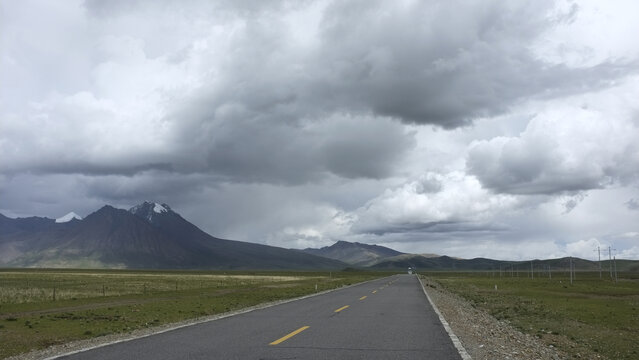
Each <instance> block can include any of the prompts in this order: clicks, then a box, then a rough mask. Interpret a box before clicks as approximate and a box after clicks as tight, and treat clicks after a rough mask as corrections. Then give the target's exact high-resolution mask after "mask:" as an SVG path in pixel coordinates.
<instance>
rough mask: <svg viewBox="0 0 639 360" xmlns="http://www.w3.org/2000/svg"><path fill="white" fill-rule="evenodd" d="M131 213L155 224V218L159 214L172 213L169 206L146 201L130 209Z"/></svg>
mask: <svg viewBox="0 0 639 360" xmlns="http://www.w3.org/2000/svg"><path fill="white" fill-rule="evenodd" d="M129 212H130V213H132V214H134V215H137V216H139V217H141V218H143V219H146V220H147V221H149V222H153V218H154V217H155V216H156V215H158V214H166V213H170V212H172V210H171V208H170V207H169V206H168V205H167V204H158V203H156V202H151V201H145V202H143V203H142V204H139V205H136V206H134V207H132V208H131V209H129Z"/></svg>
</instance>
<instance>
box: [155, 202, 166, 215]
mask: <svg viewBox="0 0 639 360" xmlns="http://www.w3.org/2000/svg"><path fill="white" fill-rule="evenodd" d="M153 205H154V206H153V211H155V212H156V213H158V214H161V213H163V212H169V210H167V209H166V207H164V205H160V204H158V203H153Z"/></svg>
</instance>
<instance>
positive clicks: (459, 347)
mask: <svg viewBox="0 0 639 360" xmlns="http://www.w3.org/2000/svg"><path fill="white" fill-rule="evenodd" d="M415 276H417V280H419V284H420V285H421V286H422V291H424V294H425V295H426V298H427V299H428V302H429V303H430V305H431V306H432V307H433V310H435V313H436V314H437V316H439V321H441V322H442V325H444V329H446V332H447V333H448V336H450V339H451V340H452V341H453V345H455V348H456V349H457V352H459V356H461V358H462V359H463V360H472V358H471V357H470V355H468V353H467V352H466V349H464V345H462V343H461V341H459V338H458V337H457V335H455V333H454V332H453V329H451V328H450V325H448V322H447V321H446V319H444V316H443V315H442V313H441V312H439V309H438V308H437V306H436V305H435V303H434V302H433V300H432V299H431V298H430V296H428V293H427V292H426V288H425V287H424V283H423V282H422V278H421V277H419V275H418V274H415Z"/></svg>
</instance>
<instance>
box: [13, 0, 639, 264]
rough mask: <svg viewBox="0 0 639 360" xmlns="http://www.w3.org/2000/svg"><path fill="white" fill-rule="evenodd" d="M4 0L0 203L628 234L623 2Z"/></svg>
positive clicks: (395, 231)
mask: <svg viewBox="0 0 639 360" xmlns="http://www.w3.org/2000/svg"><path fill="white" fill-rule="evenodd" d="M0 6H1V7H2V8H1V9H0V17H1V18H0V24H1V25H0V27H1V29H0V30H1V31H0V40H1V41H2V48H3V53H2V57H1V58H0V77H1V78H2V79H3V81H2V82H0V153H2V154H3V159H2V161H1V162H0V198H1V199H2V202H1V203H0V211H1V212H3V213H5V214H8V215H47V216H51V217H57V216H59V215H63V214H64V213H67V212H68V211H71V210H74V211H76V212H79V213H81V214H82V215H86V214H84V213H82V211H85V212H88V211H91V210H93V209H95V208H96V207H97V206H99V205H100V204H101V203H104V202H107V203H111V204H113V205H121V206H123V207H128V206H131V205H134V204H136V203H138V202H140V201H142V200H145V199H149V200H158V201H162V202H167V203H169V204H171V205H172V207H173V208H176V209H177V210H179V211H181V212H182V213H183V214H184V215H185V216H186V217H188V218H192V219H194V221H195V222H196V223H197V224H198V225H199V226H202V227H203V228H205V229H206V230H208V231H210V232H212V233H213V234H214V235H217V236H226V237H232V238H236V239H240V240H247V241H256V242H266V243H272V244H276V245H280V246H287V247H305V246H322V245H329V244H330V243H331V242H332V241H335V240H339V239H346V240H349V239H350V240H357V241H365V242H371V243H372V242H377V243H387V244H391V243H392V244H394V246H395V247H398V248H399V249H400V250H406V251H421V252H441V253H443V252H448V254H449V255H457V256H479V255H482V256H484V255H486V254H491V251H494V249H497V248H498V249H500V252H499V256H502V257H508V258H519V257H522V256H524V254H520V253H518V252H517V249H520V248H522V246H524V245H522V244H524V243H525V244H527V245H526V246H528V247H529V248H530V249H531V250H530V252H534V251H537V252H538V254H539V256H540V257H541V256H551V255H553V256H554V255H557V256H559V255H562V254H567V253H569V252H571V251H573V250H574V249H573V248H572V247H570V246H568V245H569V244H573V243H577V242H579V241H591V239H595V240H597V241H599V242H602V243H603V242H617V243H619V244H627V245H625V246H626V247H624V248H622V247H621V246H618V248H619V249H620V251H622V249H623V251H626V252H625V253H626V254H634V253H636V251H635V252H633V251H634V250H632V249H633V248H632V246H630V245H629V244H630V243H629V240H627V239H628V238H627V237H624V235H623V234H628V233H635V232H637V231H639V230H638V229H637V228H636V225H635V223H636V221H635V222H633V221H632V220H631V219H632V216H633V215H634V216H636V208H637V206H636V203H637V201H636V199H637V198H639V194H638V193H637V188H638V187H639V175H638V173H637V169H639V146H638V145H637V144H636V143H637V142H636V141H635V139H636V138H637V134H639V115H638V114H639V111H638V110H639V109H638V108H637V105H636V100H635V99H634V94H636V93H637V90H639V74H637V70H636V69H637V68H638V67H637V64H638V63H639V46H637V45H636V43H635V42H633V41H632V39H633V37H632V35H634V34H635V33H637V32H639V25H637V24H636V22H635V21H634V19H633V17H632V16H630V15H628V14H632V13H633V11H635V10H637V9H636V7H637V6H636V4H634V3H632V2H626V3H619V4H616V5H605V4H597V3H589V2H584V3H578V4H575V3H570V2H561V1H542V2H535V3H534V4H529V3H527V2H524V1H513V2H507V3H505V2H502V1H477V2H466V1H463V2H462V1H446V2H440V1H426V2H421V1H408V0H406V1H397V2H388V1H351V2H341V1H329V0H325V1H304V2H298V1H239V2H238V1H217V2H209V1H197V0H192V1H184V2H180V3H173V2H165V1H143V0H140V1H109V2H102V1H80V0H78V1H68V2H65V3H64V4H56V6H52V5H51V4H49V3H47V2H43V1H35V0H34V1H24V2H19V3H3V4H2V5H0ZM610 19H613V21H610ZM584 34H585V35H584ZM611 39H614V40H611ZM600 194H603V195H600ZM71 207H72V209H71ZM585 208H600V209H601V213H605V214H613V213H614V214H615V217H614V220H613V219H612V218H611V219H609V220H610V221H608V225H606V226H604V225H600V226H598V227H596V226H594V225H592V226H580V225H584V224H594V223H596V222H593V221H591V220H590V219H588V216H587V215H586V214H585V213H584V211H583V209H585ZM605 216H609V215H605ZM529 221H534V222H536V224H534V225H531V224H529ZM542 228H543V229H545V230H543V231H541V230H540V229H542ZM577 244H581V243H577ZM588 244H590V242H588ZM575 246H576V245H575ZM532 249H536V250H532ZM575 251H576V250H575Z"/></svg>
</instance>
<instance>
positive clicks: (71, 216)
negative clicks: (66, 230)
mask: <svg viewBox="0 0 639 360" xmlns="http://www.w3.org/2000/svg"><path fill="white" fill-rule="evenodd" d="M73 219H77V220H82V217H81V216H80V215H78V214H76V213H74V212H73V211H71V212H70V213H68V214H66V215H64V216H63V217H60V218H57V219H55V222H56V223H65V222H69V221H71V220H73Z"/></svg>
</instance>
